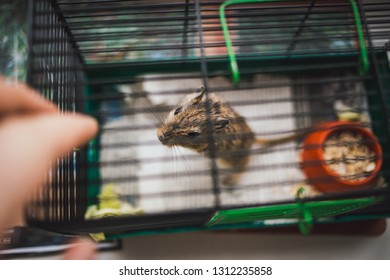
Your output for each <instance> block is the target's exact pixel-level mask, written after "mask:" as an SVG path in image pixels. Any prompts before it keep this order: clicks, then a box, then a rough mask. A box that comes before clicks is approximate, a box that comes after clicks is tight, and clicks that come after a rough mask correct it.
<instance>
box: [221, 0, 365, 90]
mask: <svg viewBox="0 0 390 280" xmlns="http://www.w3.org/2000/svg"><path fill="white" fill-rule="evenodd" d="M281 1H282V0H229V1H225V2H224V3H222V5H221V6H220V8H219V18H220V21H221V26H222V31H223V35H224V37H225V44H226V49H227V52H228V57H229V61H230V70H231V72H232V82H233V84H234V85H238V84H239V83H240V71H239V68H238V64H237V58H236V54H235V52H234V48H233V43H232V40H231V38H230V33H229V27H228V24H227V20H226V16H225V10H226V8H227V7H228V6H232V5H239V4H250V3H264V2H281ZM284 1H286V0H284ZM288 2H292V1H291V0H290V1H288ZM349 2H350V4H351V6H352V11H353V14H354V18H355V24H356V30H357V36H358V40H359V48H360V68H359V73H360V75H364V74H365V73H367V71H368V70H369V68H370V63H369V59H368V54H367V47H366V43H365V40H364V32H363V28H362V23H361V20H360V14H359V9H358V7H357V5H356V2H355V0H349Z"/></svg>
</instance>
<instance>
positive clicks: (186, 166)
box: [175, 145, 193, 186]
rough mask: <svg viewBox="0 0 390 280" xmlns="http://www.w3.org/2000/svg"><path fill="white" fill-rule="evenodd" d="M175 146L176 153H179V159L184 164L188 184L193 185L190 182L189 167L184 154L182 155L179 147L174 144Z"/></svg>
mask: <svg viewBox="0 0 390 280" xmlns="http://www.w3.org/2000/svg"><path fill="white" fill-rule="evenodd" d="M175 147H176V149H177V153H178V155H179V159H180V160H182V161H183V165H184V168H185V171H186V173H187V176H188V180H189V182H190V186H193V182H192V178H191V172H190V168H189V166H188V163H187V160H186V158H185V156H183V154H182V153H181V151H180V148H179V147H178V146H176V145H175Z"/></svg>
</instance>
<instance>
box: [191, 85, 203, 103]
mask: <svg viewBox="0 0 390 280" xmlns="http://www.w3.org/2000/svg"><path fill="white" fill-rule="evenodd" d="M204 92H205V90H204V87H200V88H198V89H197V90H196V93H195V97H194V99H192V103H193V104H196V103H199V102H200V101H202V99H203V97H204Z"/></svg>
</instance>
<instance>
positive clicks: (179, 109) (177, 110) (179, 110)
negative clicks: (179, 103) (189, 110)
mask: <svg viewBox="0 0 390 280" xmlns="http://www.w3.org/2000/svg"><path fill="white" fill-rule="evenodd" d="M181 109H182V107H179V108H177V109H176V110H175V113H174V115H177V114H179V113H180V112H181Z"/></svg>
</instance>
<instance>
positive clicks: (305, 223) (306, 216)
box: [296, 188, 313, 235]
mask: <svg viewBox="0 0 390 280" xmlns="http://www.w3.org/2000/svg"><path fill="white" fill-rule="evenodd" d="M304 191H305V190H304V188H300V189H299V190H298V191H297V194H296V197H297V199H299V200H300V201H299V202H298V211H299V223H298V225H299V231H300V232H301V233H302V234H303V235H309V234H310V233H311V230H312V228H313V215H312V213H311V211H310V210H309V209H308V208H307V207H306V205H305V203H304V202H303V201H302V200H301V198H302V196H303V194H304Z"/></svg>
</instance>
